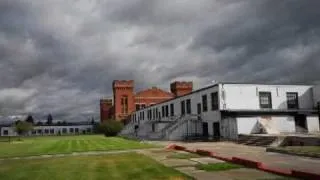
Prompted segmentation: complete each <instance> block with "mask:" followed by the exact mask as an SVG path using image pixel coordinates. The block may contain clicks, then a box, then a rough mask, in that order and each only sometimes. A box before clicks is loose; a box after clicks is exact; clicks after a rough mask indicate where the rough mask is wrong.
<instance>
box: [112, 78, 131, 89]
mask: <svg viewBox="0 0 320 180" xmlns="http://www.w3.org/2000/svg"><path fill="white" fill-rule="evenodd" d="M112 87H113V88H133V87H134V81H133V80H114V81H113V83H112Z"/></svg>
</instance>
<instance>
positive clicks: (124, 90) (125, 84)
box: [112, 80, 135, 120]
mask: <svg viewBox="0 0 320 180" xmlns="http://www.w3.org/2000/svg"><path fill="white" fill-rule="evenodd" d="M112 86H113V96H114V115H115V119H116V120H124V119H126V118H127V116H128V115H129V114H130V113H131V112H133V111H134V109H135V106H134V98H133V96H134V94H133V88H134V81H133V80H129V81H120V80H115V81H113V85H112ZM125 95H126V96H128V113H127V114H123V113H122V112H121V109H122V105H121V97H122V96H125Z"/></svg>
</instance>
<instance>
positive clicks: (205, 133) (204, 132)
mask: <svg viewBox="0 0 320 180" xmlns="http://www.w3.org/2000/svg"><path fill="white" fill-rule="evenodd" d="M202 135H203V136H204V137H208V136H209V133H208V123H207V122H203V123H202Z"/></svg>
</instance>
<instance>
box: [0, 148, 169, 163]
mask: <svg viewBox="0 0 320 180" xmlns="http://www.w3.org/2000/svg"><path fill="white" fill-rule="evenodd" d="M162 149H163V148H150V149H149V150H150V151H152V150H162ZM141 150H142V149H129V150H114V151H89V152H73V153H66V154H43V155H37V156H21V157H10V158H2V159H0V161H3V160H14V159H44V158H54V157H65V156H88V155H104V154H120V153H129V152H140V151H141Z"/></svg>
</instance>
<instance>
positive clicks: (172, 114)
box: [170, 104, 174, 116]
mask: <svg viewBox="0 0 320 180" xmlns="http://www.w3.org/2000/svg"><path fill="white" fill-rule="evenodd" d="M170 116H174V105H173V104H170Z"/></svg>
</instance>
